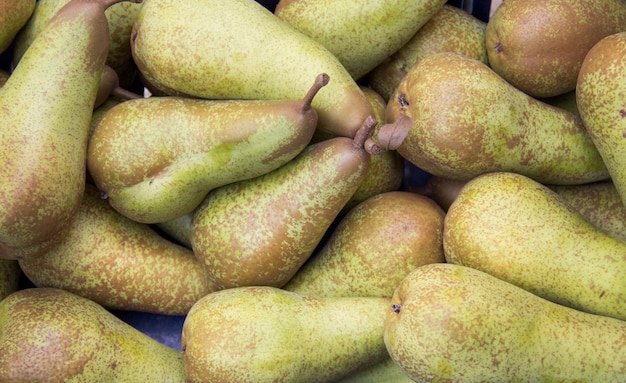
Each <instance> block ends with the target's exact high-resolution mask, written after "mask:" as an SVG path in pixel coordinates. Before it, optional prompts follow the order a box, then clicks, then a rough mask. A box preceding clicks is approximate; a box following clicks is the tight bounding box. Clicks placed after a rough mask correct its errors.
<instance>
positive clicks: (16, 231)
mask: <svg viewBox="0 0 626 383" xmlns="http://www.w3.org/2000/svg"><path fill="white" fill-rule="evenodd" d="M119 1H121V0H102V1H97V0H92V1H86V0H85V1H82V0H73V1H72V2H70V3H67V4H66V5H65V6H64V7H63V8H61V9H60V10H59V11H58V12H57V13H56V15H55V16H54V17H53V18H52V19H51V20H50V22H49V23H48V24H47V25H46V27H45V28H44V29H43V30H42V31H41V33H40V34H39V35H38V36H37V38H36V39H35V40H34V41H33V42H32V44H31V45H30V47H29V48H28V50H27V51H26V52H25V53H24V56H22V59H21V60H20V62H19V64H18V65H17V67H16V68H15V69H14V70H13V72H12V74H11V76H10V77H9V79H8V80H7V82H6V83H5V84H4V86H3V87H2V88H0V109H1V110H2V113H1V119H2V121H3V123H4V128H3V129H2V132H0V141H2V143H3V147H4V150H3V151H1V152H0V178H1V179H3V180H9V181H8V182H3V183H2V184H0V199H2V201H4V202H3V205H2V207H0V258H5V259H6V258H13V259H19V258H24V257H28V256H34V255H36V254H37V253H41V252H42V251H45V249H46V248H47V247H48V246H49V244H52V243H54V241H55V240H56V237H57V236H58V235H59V233H60V232H61V231H62V229H63V228H64V227H66V226H67V225H68V224H69V222H70V221H71V220H72V218H73V217H74V215H75V214H76V212H77V211H78V208H79V205H80V200H81V198H82V195H83V192H84V185H85V178H86V177H85V155H86V151H87V138H88V137H87V136H88V131H89V124H90V121H91V113H92V111H93V105H94V102H95V98H96V93H97V88H98V82H99V79H100V75H101V73H102V70H103V67H104V64H105V60H106V55H107V51H108V46H109V31H108V24H107V20H106V17H105V16H104V11H105V10H106V8H107V7H109V6H111V5H112V4H115V3H117V2H119ZM48 243H49V244H48Z"/></svg>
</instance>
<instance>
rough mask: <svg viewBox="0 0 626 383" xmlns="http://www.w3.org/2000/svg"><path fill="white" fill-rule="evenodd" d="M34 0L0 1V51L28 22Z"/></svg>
mask: <svg viewBox="0 0 626 383" xmlns="http://www.w3.org/2000/svg"><path fill="white" fill-rule="evenodd" d="M36 4H37V1H36V0H2V1H0V53H3V52H4V51H6V50H7V48H9V46H10V45H11V44H12V43H13V40H14V39H15V36H16V35H17V34H18V32H19V31H20V29H22V27H24V25H25V24H26V23H27V22H28V20H29V19H30V17H31V15H32V14H33V11H34V10H35V6H36Z"/></svg>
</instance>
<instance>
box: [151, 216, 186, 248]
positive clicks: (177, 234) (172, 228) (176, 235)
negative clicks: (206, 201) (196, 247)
mask: <svg viewBox="0 0 626 383" xmlns="http://www.w3.org/2000/svg"><path fill="white" fill-rule="evenodd" d="M192 220H193V213H189V214H185V215H183V216H180V217H178V218H175V219H172V220H170V221H166V222H160V223H155V224H154V225H153V227H154V228H155V229H156V230H157V231H159V232H160V233H162V235H163V236H165V237H167V238H170V239H171V240H173V241H175V242H177V243H179V244H181V245H182V246H185V247H186V248H188V249H191V248H192V246H191V236H192V233H193V225H192Z"/></svg>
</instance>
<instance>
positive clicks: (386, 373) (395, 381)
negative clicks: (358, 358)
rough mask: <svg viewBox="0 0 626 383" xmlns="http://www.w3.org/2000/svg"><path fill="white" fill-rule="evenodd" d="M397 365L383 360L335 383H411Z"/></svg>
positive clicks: (387, 359) (411, 380)
mask: <svg viewBox="0 0 626 383" xmlns="http://www.w3.org/2000/svg"><path fill="white" fill-rule="evenodd" d="M413 382H415V381H414V380H413V379H411V378H410V377H409V376H408V375H407V374H406V373H405V372H404V370H402V369H401V368H400V366H398V364H397V363H396V362H395V361H394V360H393V359H391V357H388V358H385V360H383V361H382V362H378V363H376V364H374V365H371V366H368V367H365V368H362V369H360V370H359V371H357V372H354V373H352V374H350V375H348V376H346V377H345V378H343V379H339V380H337V381H336V383H413Z"/></svg>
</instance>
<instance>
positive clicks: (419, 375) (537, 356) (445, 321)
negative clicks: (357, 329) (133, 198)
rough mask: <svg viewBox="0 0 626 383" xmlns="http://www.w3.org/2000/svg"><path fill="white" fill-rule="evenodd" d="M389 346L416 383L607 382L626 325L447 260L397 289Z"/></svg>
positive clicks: (621, 364) (625, 345) (624, 369)
mask: <svg viewBox="0 0 626 383" xmlns="http://www.w3.org/2000/svg"><path fill="white" fill-rule="evenodd" d="M507 1H508V0H507ZM505 2H506V1H505ZM385 344H386V346H387V350H388V351H389V354H390V355H391V358H392V359H393V360H394V361H395V362H396V363H397V364H398V365H399V366H400V368H402V370H403V371H405V372H406V373H407V374H408V375H409V376H410V377H411V378H412V379H413V380H415V381H416V382H587V383H596V382H597V383H603V382H620V381H622V380H623V379H624V376H625V374H626V322H624V321H622V320H619V319H615V318H609V317H605V316H600V315H593V314H589V313H585V312H582V311H578V310H575V309H572V308H569V307H566V306H562V305H559V304H557V303H554V302H550V301H548V300H545V299H543V298H540V297H538V296H536V295H534V294H532V293H530V292H528V291H526V290H524V289H522V288H520V287H517V286H515V285H513V284H511V283H508V282H505V281H503V280H501V279H499V278H496V277H494V276H492V275H489V274H487V273H485V272H482V271H479V270H476V269H473V268H469V267H464V266H459V265H454V264H449V263H438V264H430V265H424V266H422V267H418V268H417V269H415V270H414V271H413V272H411V274H409V275H407V277H406V278H405V279H404V280H403V281H402V283H401V284H400V285H399V286H398V288H397V289H396V292H395V293H394V296H393V298H392V302H391V305H390V307H389V309H388V312H387V319H386V323H385Z"/></svg>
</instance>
